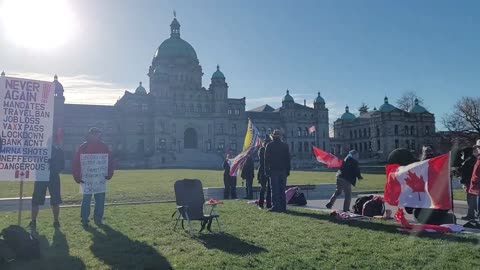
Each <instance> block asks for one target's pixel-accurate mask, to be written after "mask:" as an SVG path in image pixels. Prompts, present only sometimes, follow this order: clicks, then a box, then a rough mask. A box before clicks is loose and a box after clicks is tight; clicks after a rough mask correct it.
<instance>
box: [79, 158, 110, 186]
mask: <svg viewBox="0 0 480 270" xmlns="http://www.w3.org/2000/svg"><path fill="white" fill-rule="evenodd" d="M80 168H81V173H82V181H83V183H81V184H80V193H82V194H96V193H104V192H105V191H106V189H107V185H106V182H107V180H106V179H105V177H106V176H107V175H108V154H81V155H80Z"/></svg>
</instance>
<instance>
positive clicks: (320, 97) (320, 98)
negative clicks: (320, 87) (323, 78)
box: [313, 92, 325, 104]
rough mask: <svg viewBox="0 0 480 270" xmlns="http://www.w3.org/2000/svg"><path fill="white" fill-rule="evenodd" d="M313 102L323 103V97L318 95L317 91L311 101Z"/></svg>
mask: <svg viewBox="0 0 480 270" xmlns="http://www.w3.org/2000/svg"><path fill="white" fill-rule="evenodd" d="M313 103H314V104H315V103H325V99H323V98H322V96H320V92H318V96H317V97H316V98H315V100H314V101H313Z"/></svg>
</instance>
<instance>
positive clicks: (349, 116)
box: [341, 106, 356, 120]
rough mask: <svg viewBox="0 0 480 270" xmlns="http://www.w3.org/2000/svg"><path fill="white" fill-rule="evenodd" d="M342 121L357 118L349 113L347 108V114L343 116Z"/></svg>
mask: <svg viewBox="0 0 480 270" xmlns="http://www.w3.org/2000/svg"><path fill="white" fill-rule="evenodd" d="M341 119H342V120H355V119H356V117H355V115H354V114H353V113H351V112H350V111H349V108H348V106H346V107H345V112H344V113H343V114H342V117H341Z"/></svg>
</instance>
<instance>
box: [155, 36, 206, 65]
mask: <svg viewBox="0 0 480 270" xmlns="http://www.w3.org/2000/svg"><path fill="white" fill-rule="evenodd" d="M177 57H185V58H190V59H192V60H195V61H198V58H197V53H196V52H195V50H194V49H193V47H192V45H190V44H189V43H188V42H186V41H185V40H183V39H181V38H180V37H178V38H177V37H170V38H168V39H166V40H165V41H164V42H162V44H160V46H159V47H158V49H157V51H156V52H155V58H159V59H166V58H177Z"/></svg>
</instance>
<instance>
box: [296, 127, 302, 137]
mask: <svg viewBox="0 0 480 270" xmlns="http://www.w3.org/2000/svg"><path fill="white" fill-rule="evenodd" d="M297 136H298V137H301V136H302V128H301V127H299V128H298V131H297Z"/></svg>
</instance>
